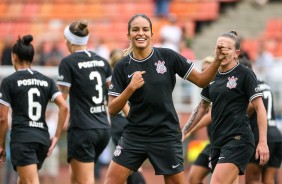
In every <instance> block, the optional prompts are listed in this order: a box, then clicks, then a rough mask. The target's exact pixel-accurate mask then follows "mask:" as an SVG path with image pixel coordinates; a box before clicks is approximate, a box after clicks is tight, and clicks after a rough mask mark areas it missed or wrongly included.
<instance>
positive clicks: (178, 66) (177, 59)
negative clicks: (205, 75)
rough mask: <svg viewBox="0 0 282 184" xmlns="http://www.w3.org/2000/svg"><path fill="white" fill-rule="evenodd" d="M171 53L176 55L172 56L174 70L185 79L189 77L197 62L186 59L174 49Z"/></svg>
mask: <svg viewBox="0 0 282 184" xmlns="http://www.w3.org/2000/svg"><path fill="white" fill-rule="evenodd" d="M171 55H172V56H173V57H174V58H172V61H173V69H174V72H175V73H177V74H178V75H179V76H180V77H182V78H183V79H187V77H188V76H189V75H190V73H191V72H192V70H193V68H194V65H195V64H194V63H193V62H191V61H190V60H189V59H186V58H185V57H183V56H182V55H180V54H178V53H177V52H174V51H172V50H171Z"/></svg>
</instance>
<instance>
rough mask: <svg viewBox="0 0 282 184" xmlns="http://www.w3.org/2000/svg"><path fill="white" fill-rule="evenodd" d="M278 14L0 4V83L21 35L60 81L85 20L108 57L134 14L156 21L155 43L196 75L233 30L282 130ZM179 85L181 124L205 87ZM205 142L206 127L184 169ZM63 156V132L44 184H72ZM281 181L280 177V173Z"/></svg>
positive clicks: (213, 6) (195, 4)
mask: <svg viewBox="0 0 282 184" xmlns="http://www.w3.org/2000/svg"><path fill="white" fill-rule="evenodd" d="M281 9H282V1H281V0H1V2H0V83H1V80H2V79H3V77H5V76H7V75H9V74H11V73H12V72H14V69H13V67H12V66H11V47H12V45H13V44H14V43H15V41H16V39H17V37H18V36H19V35H20V36H23V35H25V34H32V35H33V36H34V41H33V45H34V47H35V52H36V53H35V57H34V61H33V65H34V68H35V69H38V70H39V71H40V72H42V73H44V74H46V75H48V76H50V77H52V78H54V80H56V77H57V72H58V71H57V70H58V67H57V66H58V64H59V63H60V61H61V59H62V57H64V56H66V55H68V54H69V53H68V51H67V49H66V46H65V40H64V35H63V30H64V28H65V27H66V25H68V24H69V23H71V22H73V21H75V20H81V19H83V20H87V21H88V23H89V29H90V40H89V44H88V49H90V50H93V51H95V52H97V53H98V54H100V55H101V56H103V57H105V58H106V59H109V54H110V52H111V51H112V50H113V49H117V48H119V49H126V48H127V47H128V43H129V41H128V39H127V27H128V25H127V24H128V21H129V19H130V18H131V17H132V16H133V15H134V14H136V13H144V14H146V15H148V16H149V17H150V19H151V21H152V23H153V33H154V35H153V44H154V45H155V46H158V47H168V48H171V49H173V50H175V51H177V52H179V53H180V54H182V55H183V56H185V57H186V58H188V59H190V60H191V61H193V62H195V64H196V67H198V68H199V69H200V66H201V61H202V59H203V58H205V57H206V56H210V55H211V56H212V55H213V51H214V45H215V42H216V39H217V37H218V36H219V35H220V34H222V33H224V32H227V31H230V30H235V31H237V32H238V34H239V35H240V38H241V50H242V53H243V54H244V55H246V56H247V57H249V58H250V60H251V61H252V62H253V66H254V71H255V73H256V74H257V76H258V77H260V78H263V79H264V80H266V81H267V82H268V83H269V84H270V86H271V87H272V91H273V92H274V98H275V99H274V100H275V101H274V102H275V104H274V105H275V111H276V114H277V116H278V126H279V127H280V129H282V121H281V119H282V80H281V79H282V72H281V71H282V11H281ZM177 80H178V81H177V83H176V87H175V90H174V92H173V99H174V103H175V106H176V110H177V112H178V115H179V119H180V123H181V125H183V124H184V123H185V122H186V121H187V119H188V117H189V115H190V113H191V111H192V110H193V109H194V108H195V107H196V105H197V104H198V102H199V99H200V96H199V93H200V90H201V89H199V88H197V87H196V86H195V85H193V84H191V83H190V82H187V81H184V80H179V79H177ZM56 110H57V109H54V108H52V106H51V107H50V108H49V111H48V114H47V122H48V126H49V125H50V127H51V128H50V131H52V130H53V128H52V127H54V126H56V125H54V123H56V117H55V116H54V113H56ZM207 140H208V139H207V135H206V130H205V129H203V130H200V131H199V132H197V133H196V134H195V135H193V136H192V137H191V139H188V140H187V142H185V143H184V150H185V153H184V158H185V163H186V164H187V168H189V164H190V163H192V162H193V161H194V159H195V158H196V157H197V155H198V153H199V152H200V150H201V149H202V148H203V147H204V145H205V144H206V143H207ZM66 150H67V145H66V131H65V132H64V133H63V135H62V139H61V140H60V142H59V145H58V150H57V152H56V153H55V154H53V155H54V158H51V159H53V160H51V159H50V161H46V162H45V163H44V165H46V169H44V170H43V171H42V173H43V174H42V175H41V176H42V183H46V184H49V183H68V181H69V180H68V179H69V174H68V167H67V162H66ZM112 151H113V146H112V144H111V143H109V146H108V149H107V150H106V151H105V153H104V154H103V156H102V157H101V159H100V162H99V164H100V165H99V164H98V166H101V168H102V169H99V167H98V168H97V169H96V172H97V173H96V177H97V183H99V182H98V181H99V180H100V181H101V182H102V179H103V176H104V175H105V172H103V171H105V170H106V167H103V166H107V164H108V163H109V161H110V159H111V154H112ZM8 156H9V155H8ZM8 159H9V157H8ZM9 162H10V161H8V162H7V163H8V166H9V167H6V170H7V171H8V172H5V171H4V170H3V169H2V170H1V169H0V183H5V182H6V183H5V184H10V183H14V182H15V178H16V176H15V175H14V174H15V173H14V172H13V171H12V168H11V165H9V164H10V163H9ZM103 168H104V169H103ZM144 168H145V169H144V172H145V177H147V178H146V179H147V181H148V183H149V184H150V183H154V184H155V183H159V182H158V181H160V183H161V182H162V180H161V179H160V180H158V178H154V177H153V178H152V179H151V180H150V179H149V177H151V176H153V175H154V173H153V171H152V168H151V167H150V166H149V170H146V168H147V167H146V163H145V167H144ZM186 171H188V170H186ZM186 171H185V173H186ZM280 175H281V178H282V173H281V174H280ZM9 178H10V179H9ZM44 180H46V182H44ZM280 181H281V182H282V179H281V180H280Z"/></svg>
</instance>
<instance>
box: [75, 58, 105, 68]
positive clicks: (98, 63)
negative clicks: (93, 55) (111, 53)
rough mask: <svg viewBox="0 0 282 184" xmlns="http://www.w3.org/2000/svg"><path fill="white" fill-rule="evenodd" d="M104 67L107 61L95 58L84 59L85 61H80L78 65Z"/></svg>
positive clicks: (80, 66)
mask: <svg viewBox="0 0 282 184" xmlns="http://www.w3.org/2000/svg"><path fill="white" fill-rule="evenodd" d="M97 66H98V67H103V66H105V63H104V62H103V61H97V60H93V61H84V62H79V63H78V67H79V69H82V68H92V67H97Z"/></svg>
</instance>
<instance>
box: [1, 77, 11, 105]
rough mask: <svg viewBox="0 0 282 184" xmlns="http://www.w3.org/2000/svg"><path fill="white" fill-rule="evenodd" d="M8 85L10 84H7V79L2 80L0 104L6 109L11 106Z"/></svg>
mask: <svg viewBox="0 0 282 184" xmlns="http://www.w3.org/2000/svg"><path fill="white" fill-rule="evenodd" d="M9 84H10V83H9V82H8V79H7V78H4V79H3V80H2V83H1V87H0V103H1V104H3V105H5V106H8V107H10V106H11V95H10V94H11V93H10V87H9Z"/></svg>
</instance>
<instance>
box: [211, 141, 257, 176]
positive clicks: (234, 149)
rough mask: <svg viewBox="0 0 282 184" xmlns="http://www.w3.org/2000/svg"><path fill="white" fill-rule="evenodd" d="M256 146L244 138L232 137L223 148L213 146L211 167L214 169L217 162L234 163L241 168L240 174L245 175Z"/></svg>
mask: <svg viewBox="0 0 282 184" xmlns="http://www.w3.org/2000/svg"><path fill="white" fill-rule="evenodd" d="M254 151H255V148H254V146H253V145H252V144H250V143H247V142H245V140H244V139H242V138H241V139H239V140H238V139H232V140H230V141H229V142H227V143H226V144H224V145H223V146H222V147H221V148H211V152H210V163H209V167H210V169H211V172H213V171H214V168H215V167H216V164H217V163H233V164H235V165H236V166H237V167H238V169H239V175H243V174H244V171H245V169H246V166H247V164H248V163H249V161H250V159H251V157H252V155H253V153H254Z"/></svg>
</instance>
